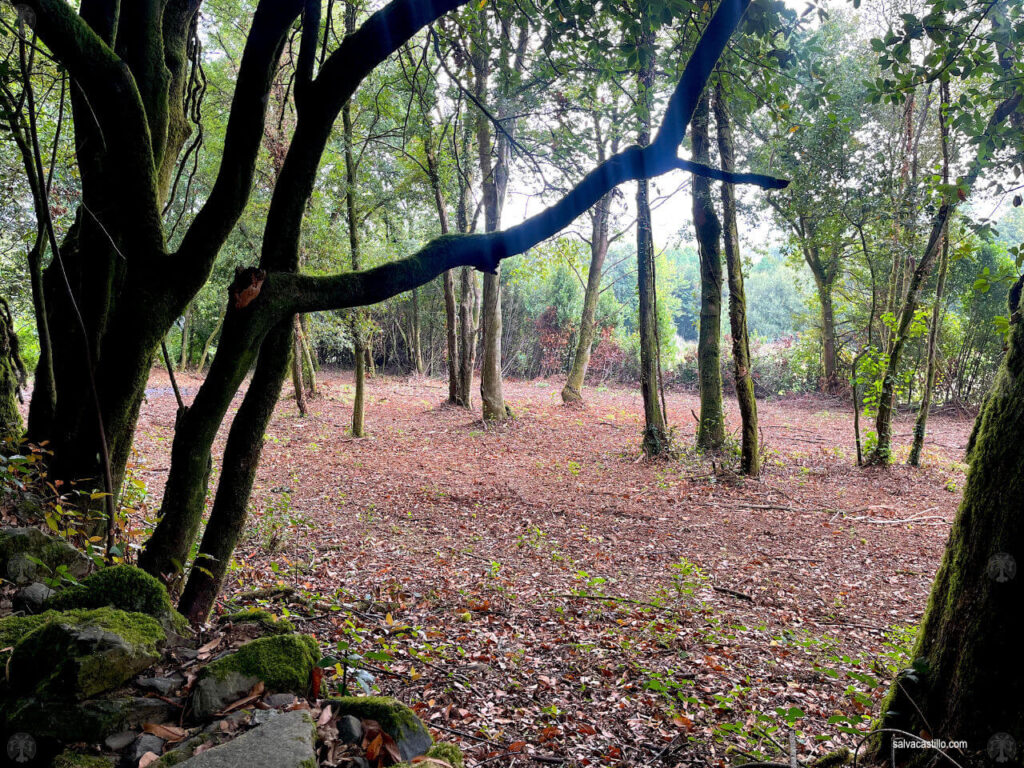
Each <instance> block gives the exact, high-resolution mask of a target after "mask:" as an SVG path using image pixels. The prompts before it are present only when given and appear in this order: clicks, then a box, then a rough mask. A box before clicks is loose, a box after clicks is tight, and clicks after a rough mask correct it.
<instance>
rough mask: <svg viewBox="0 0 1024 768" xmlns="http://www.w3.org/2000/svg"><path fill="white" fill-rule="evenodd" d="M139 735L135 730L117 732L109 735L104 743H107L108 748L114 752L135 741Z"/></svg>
mask: <svg viewBox="0 0 1024 768" xmlns="http://www.w3.org/2000/svg"><path fill="white" fill-rule="evenodd" d="M137 736H138V734H137V733H136V732H135V731H121V732H120V733H115V734H113V735H112V736H107V738H106V740H104V742H103V743H104V744H106V746H107V749H109V750H111V751H112V752H120V751H121V750H122V749H124V748H125V747H127V746H128V745H129V744H131V743H132V742H133V741H135V739H136V737H137Z"/></svg>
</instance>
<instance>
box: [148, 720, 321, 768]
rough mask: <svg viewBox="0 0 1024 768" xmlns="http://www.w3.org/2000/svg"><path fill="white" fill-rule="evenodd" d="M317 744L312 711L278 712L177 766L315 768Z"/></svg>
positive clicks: (207, 767)
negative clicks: (230, 739)
mask: <svg viewBox="0 0 1024 768" xmlns="http://www.w3.org/2000/svg"><path fill="white" fill-rule="evenodd" d="M315 744H316V726H315V725H314V723H313V720H312V718H311V717H310V716H309V713H308V712H306V711H304V710H295V711H293V712H278V713H276V716H275V717H273V718H271V719H269V720H268V721H267V722H266V723H264V724H263V725H260V726H258V727H256V728H253V729H252V730H251V731H247V732H245V733H243V734H242V735H241V736H239V737H238V738H236V739H234V740H233V741H229V742H228V743H227V744H222V745H220V746H218V747H213V748H212V749H208V750H206V751H204V752H200V753H199V754H198V755H195V756H194V757H191V758H189V759H188V760H186V761H185V762H183V763H177V765H178V766H180V768H238V767H239V766H244V767H245V768H314V767H315V766H316V764H317V763H316V752H315ZM164 760H165V761H166V757H165V758H164ZM169 764H170V762H164V761H161V762H160V763H157V765H169Z"/></svg>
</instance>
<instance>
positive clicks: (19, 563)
mask: <svg viewBox="0 0 1024 768" xmlns="http://www.w3.org/2000/svg"><path fill="white" fill-rule="evenodd" d="M91 569H92V561H91V560H90V559H89V558H88V557H86V555H85V554H84V553H82V552H79V551H78V550H77V549H75V548H74V547H73V546H71V545H70V544H68V543H67V542H66V541H64V540H63V539H58V538H56V537H54V536H48V535H47V534H45V533H43V532H42V531H40V530H39V529H38V528H0V576H4V577H5V578H7V579H9V580H10V581H13V582H14V583H15V584H27V583H28V582H30V581H33V580H35V579H42V578H52V577H59V576H60V575H61V574H66V575H68V576H70V577H72V578H75V579H80V578H82V577H84V576H85V575H86V574H87V573H89V571H90V570H91Z"/></svg>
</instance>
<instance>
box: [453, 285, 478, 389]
mask: <svg viewBox="0 0 1024 768" xmlns="http://www.w3.org/2000/svg"><path fill="white" fill-rule="evenodd" d="M459 279H460V295H459V334H460V337H461V338H460V341H461V348H460V350H459V399H458V404H459V405H461V406H462V407H463V408H471V407H472V405H473V369H474V367H475V365H476V346H477V344H476V334H477V327H478V322H479V316H480V289H479V285H478V283H477V279H476V272H475V271H474V270H473V269H471V268H470V267H463V268H462V269H461V270H460V278H459Z"/></svg>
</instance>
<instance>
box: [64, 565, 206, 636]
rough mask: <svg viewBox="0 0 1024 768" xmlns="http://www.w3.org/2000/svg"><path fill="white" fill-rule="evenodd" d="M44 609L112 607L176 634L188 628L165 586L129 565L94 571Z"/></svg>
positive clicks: (139, 569)
mask: <svg viewBox="0 0 1024 768" xmlns="http://www.w3.org/2000/svg"><path fill="white" fill-rule="evenodd" d="M46 606H47V608H53V609H55V610H58V611H62V610H68V609H72V608H102V607H103V606H112V607H114V608H118V609H120V610H122V611H129V612H131V613H145V614H147V615H149V616H152V617H153V618H155V619H159V620H160V621H162V622H164V623H166V624H168V625H169V626H170V627H172V628H173V629H174V630H175V631H176V632H184V631H186V630H187V628H188V622H187V621H186V620H185V617H184V616H182V615H181V614H180V613H178V612H177V611H175V610H174V608H173V607H172V606H171V598H170V597H169V596H168V594H167V589H166V588H165V587H164V585H163V584H161V583H160V582H159V581H157V580H156V579H155V578H153V577H152V576H150V575H149V574H148V573H146V572H145V571H143V570H142V569H141V568H136V567H135V566H132V565H115V566H113V567H112V568H104V569H103V570H100V571H97V572H96V573H94V574H92V575H91V576H89V577H88V578H87V579H85V580H84V581H82V583H81V584H77V585H75V586H73V587H68V588H67V589H64V590H61V591H60V592H58V593H57V594H56V595H54V596H53V597H51V598H50V599H49V600H48V601H47V604H46Z"/></svg>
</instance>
